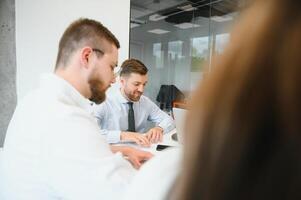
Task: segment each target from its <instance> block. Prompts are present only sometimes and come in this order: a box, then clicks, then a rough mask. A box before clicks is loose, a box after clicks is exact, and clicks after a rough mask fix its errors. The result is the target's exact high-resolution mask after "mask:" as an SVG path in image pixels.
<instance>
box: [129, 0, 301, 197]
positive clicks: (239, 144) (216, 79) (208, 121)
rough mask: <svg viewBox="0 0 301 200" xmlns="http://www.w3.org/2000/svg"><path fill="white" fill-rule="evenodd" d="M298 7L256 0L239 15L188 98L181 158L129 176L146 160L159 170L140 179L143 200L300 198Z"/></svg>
mask: <svg viewBox="0 0 301 200" xmlns="http://www.w3.org/2000/svg"><path fill="white" fill-rule="evenodd" d="M300 9H301V2H300V1H296V0H286V1H282V0H256V1H254V2H253V3H252V4H250V5H249V8H248V9H246V11H245V12H244V13H242V15H241V18H240V20H239V21H238V24H237V25H236V26H235V28H234V30H233V31H232V34H231V39H230V43H229V45H228V46H227V48H226V49H225V52H224V54H223V55H221V56H220V57H218V58H214V59H213V66H212V67H213V70H212V73H211V74H210V75H209V76H208V78H207V79H206V80H205V81H204V82H202V85H201V86H200V87H199V88H198V89H197V90H196V91H195V93H194V95H193V98H192V101H191V102H190V112H189V113H188V116H187V120H186V132H185V134H186V135H185V137H184V149H183V159H175V158H174V157H173V156H176V154H174V155H173V156H167V155H166V154H167V153H168V152H166V153H165V156H164V158H165V160H164V159H161V160H160V158H159V157H158V156H157V157H156V158H154V159H152V160H151V161H149V163H146V164H145V166H143V167H142V169H141V171H140V172H139V174H138V176H137V177H136V180H134V181H133V184H134V185H135V186H138V185H139V179H140V180H143V176H142V173H144V174H147V170H148V171H149V172H151V170H150V167H149V165H152V168H154V167H158V168H160V169H162V170H161V171H162V172H161V173H160V172H159V171H158V170H157V174H160V177H159V176H158V177H157V178H154V176H152V179H149V180H153V181H157V183H156V184H154V183H149V182H148V183H147V184H146V185H145V184H143V187H144V188H147V197H149V196H150V197H149V198H147V199H152V200H154V199H181V200H192V199H193V200H194V199H201V200H224V199H232V200H233V199H244V200H245V199H273V200H275V199H301V191H300V189H299V188H300V183H301V144H300V143H301V121H300V120H301V101H300V99H301V87H300V85H301V55H300V52H299V50H300V49H301V12H300ZM170 152H171V151H170ZM168 158H169V159H170V160H171V161H170V162H173V164H174V165H173V169H172V168H171V166H172V165H171V164H170V162H169V164H168ZM177 165H178V166H177ZM166 166H167V167H169V168H168V169H167V167H166ZM152 170H154V169H152ZM163 170H164V171H163ZM174 170H178V172H177V173H175V172H174ZM170 174H172V175H170ZM145 177H146V176H145ZM138 178H139V179H138ZM166 179H168V180H169V182H168V184H167V183H166V182H167V181H166ZM144 180H146V179H144ZM162 182H163V183H164V184H165V185H163V184H162ZM140 185H141V184H140ZM148 185H153V186H154V187H153V188H150V187H148ZM162 187H163V188H164V189H162ZM136 190H137V191H139V192H140V193H142V192H143V190H139V188H136ZM129 191H131V190H129ZM158 193H159V195H158ZM127 194H129V195H128V196H126V197H127V199H131V198H130V197H134V195H133V194H135V192H134V191H133V190H132V191H131V192H128V193H127ZM131 195H132V196H131ZM152 197H154V198H152ZM132 199H135V198H132Z"/></svg>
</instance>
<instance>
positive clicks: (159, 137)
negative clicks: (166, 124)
mask: <svg viewBox="0 0 301 200" xmlns="http://www.w3.org/2000/svg"><path fill="white" fill-rule="evenodd" d="M161 139H162V132H158V134H157V138H156V140H157V143H158V142H161Z"/></svg>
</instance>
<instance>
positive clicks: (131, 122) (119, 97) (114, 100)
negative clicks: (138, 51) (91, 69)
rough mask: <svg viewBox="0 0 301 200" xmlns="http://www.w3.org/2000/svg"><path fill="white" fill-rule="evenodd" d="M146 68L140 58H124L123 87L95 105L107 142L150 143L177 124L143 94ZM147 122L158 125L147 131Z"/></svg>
mask: <svg viewBox="0 0 301 200" xmlns="http://www.w3.org/2000/svg"><path fill="white" fill-rule="evenodd" d="M147 71H148V69H147V68H146V66H145V65H144V64H143V63H142V62H141V61H139V60H136V59H128V60H126V61H124V62H123V63H122V65H121V72H120V84H121V87H120V90H118V91H117V92H116V93H113V94H112V95H111V96H108V98H107V99H106V101H105V102H104V103H102V104H100V105H97V106H95V108H94V112H95V116H96V118H97V121H98V123H99V125H100V127H101V130H100V132H101V134H103V135H106V137H107V141H108V143H118V142H120V141H133V142H135V143H137V144H139V145H142V146H149V145H150V144H151V143H157V142H160V141H162V137H163V133H166V132H168V131H170V130H172V129H173V128H174V127H175V125H174V122H173V119H172V118H171V117H170V116H169V115H168V114H166V113H165V112H163V111H162V110H160V108H159V107H158V106H157V105H156V104H154V103H153V102H152V101H151V100H150V99H149V98H147V97H146V96H144V95H142V94H143V91H144V87H145V85H146V84H147V80H148V77H147ZM147 121H151V122H154V123H155V127H153V128H151V129H150V130H147ZM142 133H143V134H142Z"/></svg>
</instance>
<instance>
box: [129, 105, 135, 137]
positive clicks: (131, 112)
mask: <svg viewBox="0 0 301 200" xmlns="http://www.w3.org/2000/svg"><path fill="white" fill-rule="evenodd" d="M127 104H128V105H129V114H128V125H129V129H128V131H131V132H136V131H135V115H134V109H133V102H128V103H127Z"/></svg>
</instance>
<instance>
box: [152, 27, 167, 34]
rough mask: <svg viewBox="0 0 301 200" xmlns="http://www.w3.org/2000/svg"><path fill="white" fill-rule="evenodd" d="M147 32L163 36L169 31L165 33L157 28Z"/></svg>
mask: <svg viewBox="0 0 301 200" xmlns="http://www.w3.org/2000/svg"><path fill="white" fill-rule="evenodd" d="M147 32H150V33H155V34H165V33H168V32H170V31H166V30H163V29H158V28H157V29H153V30H148V31H147Z"/></svg>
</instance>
